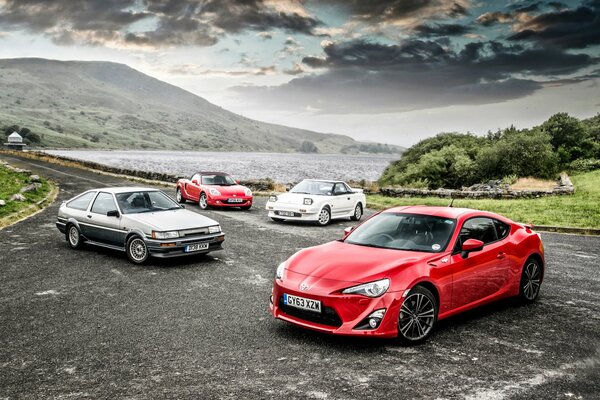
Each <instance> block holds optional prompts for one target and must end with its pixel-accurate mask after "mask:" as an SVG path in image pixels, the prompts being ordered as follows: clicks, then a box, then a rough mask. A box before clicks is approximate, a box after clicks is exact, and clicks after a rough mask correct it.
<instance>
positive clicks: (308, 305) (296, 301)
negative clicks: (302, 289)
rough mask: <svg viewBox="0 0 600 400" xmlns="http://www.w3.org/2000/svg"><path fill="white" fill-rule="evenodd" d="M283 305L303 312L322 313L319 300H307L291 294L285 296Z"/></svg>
mask: <svg viewBox="0 0 600 400" xmlns="http://www.w3.org/2000/svg"><path fill="white" fill-rule="evenodd" d="M283 304H285V305H288V306H290V307H295V308H301V309H303V310H308V311H314V312H318V313H320V312H321V302H320V301H319V300H311V299H305V298H304V297H298V296H292V295H291V294H285V293H284V294H283Z"/></svg>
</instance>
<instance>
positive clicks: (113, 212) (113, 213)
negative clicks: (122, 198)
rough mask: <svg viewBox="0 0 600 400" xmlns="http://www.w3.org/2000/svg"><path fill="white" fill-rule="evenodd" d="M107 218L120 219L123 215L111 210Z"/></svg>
mask: <svg viewBox="0 0 600 400" xmlns="http://www.w3.org/2000/svg"><path fill="white" fill-rule="evenodd" d="M106 216H107V217H117V218H119V217H120V216H121V214H119V212H118V211H117V210H110V211H109V212H107V213H106Z"/></svg>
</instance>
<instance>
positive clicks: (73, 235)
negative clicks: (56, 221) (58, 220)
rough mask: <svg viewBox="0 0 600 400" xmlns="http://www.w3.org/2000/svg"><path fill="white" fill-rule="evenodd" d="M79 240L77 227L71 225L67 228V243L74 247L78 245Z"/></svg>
mask: <svg viewBox="0 0 600 400" xmlns="http://www.w3.org/2000/svg"><path fill="white" fill-rule="evenodd" d="M79 240H81V238H80V235H79V230H78V229H77V227H75V226H74V225H72V226H71V227H70V228H69V244H70V245H71V247H73V248H75V247H77V246H79Z"/></svg>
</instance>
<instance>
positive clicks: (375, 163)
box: [46, 150, 400, 183]
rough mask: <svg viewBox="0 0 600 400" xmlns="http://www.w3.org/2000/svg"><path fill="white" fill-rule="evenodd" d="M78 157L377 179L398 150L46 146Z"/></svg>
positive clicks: (179, 170)
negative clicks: (327, 151)
mask: <svg viewBox="0 0 600 400" xmlns="http://www.w3.org/2000/svg"><path fill="white" fill-rule="evenodd" d="M46 153H49V154H54V155H58V156H63V157H69V158H74V159H78V160H87V161H93V162H97V163H100V164H104V165H108V166H112V167H118V168H128V169H136V170H143V171H152V172H161V173H168V174H174V175H178V176H186V177H187V176H191V175H192V174H194V173H195V172H198V171H223V172H228V173H230V174H231V175H233V176H234V177H235V178H239V179H259V178H272V179H273V180H275V181H276V182H282V183H288V182H297V181H300V180H302V179H305V178H314V179H335V180H351V179H353V180H361V179H366V180H370V181H375V180H377V179H378V178H379V177H380V176H381V173H382V172H383V170H384V169H385V167H387V165H388V164H389V163H390V162H391V161H394V160H397V159H398V158H399V157H400V156H398V155H362V154H361V155H345V154H296V153H223V152H194V151H147V150H139V151H138V150H123V151H121V150H119V151H108V150H106V151H104V150H46Z"/></svg>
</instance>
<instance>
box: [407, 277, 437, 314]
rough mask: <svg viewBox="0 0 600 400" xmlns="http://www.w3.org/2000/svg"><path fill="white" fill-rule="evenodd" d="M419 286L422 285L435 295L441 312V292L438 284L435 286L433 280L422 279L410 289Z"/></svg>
mask: <svg viewBox="0 0 600 400" xmlns="http://www.w3.org/2000/svg"><path fill="white" fill-rule="evenodd" d="M417 286H421V287H423V288H425V289H427V290H429V291H430V292H431V293H432V294H433V296H434V297H435V300H436V301H437V307H438V313H439V309H440V292H439V290H438V288H437V286H435V285H434V284H433V283H432V282H431V281H420V282H417V283H415V284H414V285H413V286H412V287H411V288H410V289H411V290H412V289H414V288H416V287H417Z"/></svg>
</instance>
